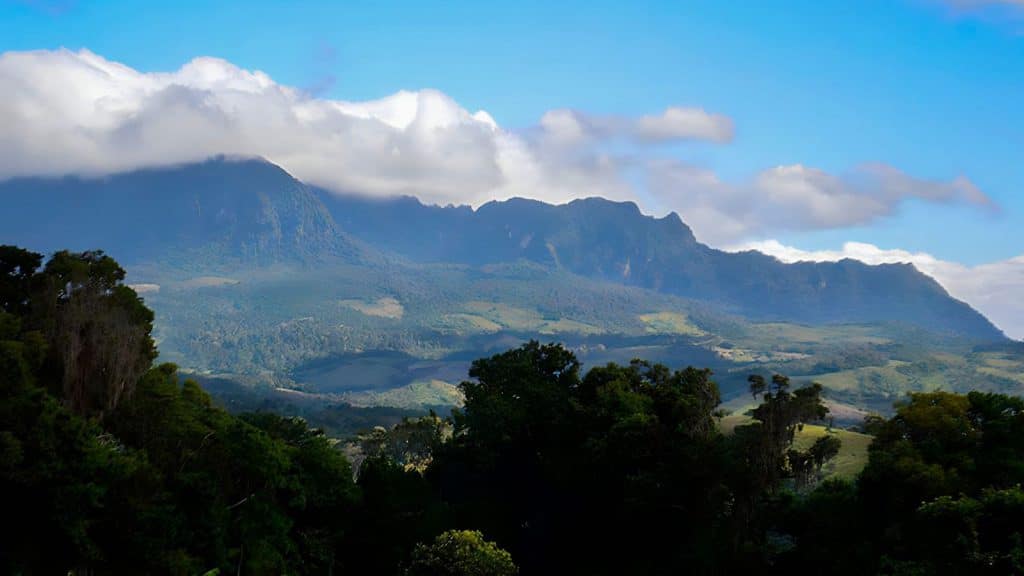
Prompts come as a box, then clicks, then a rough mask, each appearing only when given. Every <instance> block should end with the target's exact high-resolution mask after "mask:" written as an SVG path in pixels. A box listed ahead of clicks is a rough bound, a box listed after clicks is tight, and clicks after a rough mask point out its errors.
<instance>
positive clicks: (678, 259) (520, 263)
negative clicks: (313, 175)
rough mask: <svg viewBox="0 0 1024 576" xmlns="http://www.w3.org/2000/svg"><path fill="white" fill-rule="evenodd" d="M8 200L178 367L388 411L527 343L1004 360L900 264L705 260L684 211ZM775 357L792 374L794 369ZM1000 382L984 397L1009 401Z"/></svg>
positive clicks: (930, 283)
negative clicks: (467, 365) (382, 372)
mask: <svg viewBox="0 0 1024 576" xmlns="http://www.w3.org/2000/svg"><path fill="white" fill-rule="evenodd" d="M0 198H2V199H3V200H2V201H3V205H4V207H5V208H4V210H3V211H2V213H0V244H18V245H22V246H25V247H27V248H30V249H33V250H36V251H40V252H52V251H54V250H58V249H64V248H69V249H74V250H84V249H96V248H100V249H104V250H105V251H107V252H108V253H109V254H111V255H112V256H114V257H115V258H117V259H118V260H119V261H121V262H122V263H123V264H125V265H126V267H127V268H128V269H129V272H130V275H129V276H130V279H131V281H133V282H136V283H138V284H139V285H140V286H145V288H144V289H143V290H145V291H148V293H146V294H145V297H146V299H147V302H149V303H150V304H151V305H152V306H153V307H154V308H155V309H156V311H157V333H158V335H160V336H161V338H162V339H164V340H165V342H164V343H162V344H161V349H162V350H163V351H164V353H165V354H167V355H168V356H169V357H171V358H173V359H175V360H177V361H179V362H184V363H185V364H186V367H187V368H191V369H194V370H197V371H206V372H209V373H217V374H241V375H248V376H250V377H252V376H254V375H260V374H261V375H263V376H266V375H268V374H270V375H273V377H271V378H269V380H271V381H273V382H275V383H276V384H281V383H284V384H285V385H287V386H292V387H297V388H300V389H305V390H308V389H309V386H306V387H305V388H303V384H308V382H304V381H303V378H302V375H306V376H308V375H309V374H311V373H318V372H317V370H316V366H318V365H322V364H323V363H324V362H327V361H328V360H330V359H332V358H333V359H338V358H340V359H341V360H339V362H340V364H338V365H340V366H350V367H351V366H353V365H359V366H360V367H361V368H360V369H362V368H365V367H366V365H367V362H369V364H372V365H374V366H379V365H382V362H383V364H384V365H387V366H388V370H392V371H394V370H397V372H398V374H399V375H398V376H396V377H395V378H385V379H384V380H385V382H384V383H382V384H377V383H371V384H368V385H366V386H364V387H363V388H365V389H372V390H375V391H378V392H380V391H382V390H385V389H388V388H389V387H392V385H402V383H403V381H404V380H403V379H405V380H409V379H411V378H412V375H413V373H414V372H415V373H416V374H418V376H417V377H420V380H422V379H423V378H424V377H425V378H427V381H429V382H436V381H441V382H449V383H450V381H451V380H452V379H454V378H458V376H457V375H456V376H453V375H452V372H453V371H452V370H441V371H439V372H437V371H435V372H432V373H431V372H430V370H422V369H419V368H415V366H416V361H417V360H419V361H424V360H430V361H434V362H442V363H443V362H444V361H445V360H450V359H452V358H456V357H457V358H458V359H459V362H462V363H463V364H464V362H465V359H466V358H469V357H472V355H473V354H478V353H482V352H484V351H486V350H487V349H489V347H490V346H493V345H498V344H496V343H498V342H504V341H505V340H503V339H507V338H518V339H523V338H527V337H535V336H541V337H547V338H549V339H550V338H559V339H563V340H567V341H574V340H575V341H577V345H578V346H579V347H581V350H591V351H592V350H604V351H605V352H606V354H605V356H608V353H607V351H609V350H612V349H620V350H622V354H626V352H627V351H628V350H630V349H632V348H635V347H636V346H641V345H642V346H649V345H653V344H651V341H650V340H651V339H652V338H653V339H659V338H660V340H657V341H658V342H660V344H657V345H658V346H668V348H667V349H672V350H676V351H675V352H671V353H666V356H665V359H666V360H669V361H673V362H676V363H680V362H693V361H697V360H701V359H703V360H707V358H706V357H705V354H706V353H708V354H710V356H711V357H714V358H717V359H718V360H720V361H721V362H723V363H725V364H724V365H723V366H724V367H719V371H722V370H724V371H725V372H727V373H729V371H730V370H732V369H736V370H737V371H738V372H742V371H743V370H747V369H753V368H763V369H767V368H772V369H776V368H778V369H787V368H788V371H789V372H791V373H792V372H794V369H795V371H796V372H800V371H801V370H802V371H804V372H808V373H809V375H814V374H815V371H817V373H819V374H820V373H822V372H821V370H822V369H821V367H820V366H819V367H818V368H809V367H808V366H805V365H804V364H807V362H806V360H807V359H806V358H804V356H811V357H822V356H823V355H825V356H827V355H832V356H835V355H836V354H841V355H845V356H849V355H850V354H852V353H860V352H859V351H862V350H865V349H868V348H870V349H871V352H872V353H873V354H874V353H877V354H880V355H881V356H882V357H881V358H880V359H879V358H874V357H872V358H874V359H873V360H870V361H867V362H869V363H868V364H865V363H864V361H862V362H860V363H859V364H857V363H855V364H857V365H855V366H852V367H851V366H846V365H845V364H843V363H842V362H840V364H842V365H841V366H838V367H839V368H842V369H843V370H849V369H852V370H863V369H866V368H871V367H872V366H874V367H876V368H879V369H889V368H892V364H891V363H892V362H909V363H910V364H911V365H912V364H913V363H914V362H919V360H920V359H919V358H917V357H916V356H915V357H914V358H909V359H904V360H901V359H898V358H897V356H899V353H897V352H893V350H892V348H893V346H894V345H897V344H898V345H900V346H902V347H903V348H901V350H903V355H904V356H907V354H906V349H907V346H908V345H911V344H912V343H910V342H906V341H900V342H897V339H898V338H902V339H907V338H911V339H914V340H915V341H916V343H913V344H914V346H917V343H920V345H921V346H925V347H927V346H931V345H933V344H934V346H935V347H937V348H936V349H938V348H942V351H941V352H942V353H948V352H949V349H950V347H954V348H956V350H958V351H964V350H966V351H968V352H969V351H970V350H973V347H977V346H991V345H1000V344H1001V343H1005V342H1006V338H1005V337H1004V336H1003V334H1002V333H1001V332H1000V331H999V330H998V329H997V328H996V327H995V326H994V325H993V324H992V323H991V322H989V321H988V320H987V319H986V318H985V317H984V316H982V315H981V314H979V313H978V312H977V311H975V310H973V309H972V308H971V307H970V306H968V305H967V304H965V303H963V302H961V301H958V300H956V299H954V298H952V297H951V296H950V295H949V294H948V293H947V292H946V291H945V290H944V289H943V288H942V287H941V286H940V285H939V284H938V283H937V282H936V281H935V280H934V279H932V278H931V277H929V276H926V275H924V274H922V273H921V272H919V271H918V270H917V269H915V268H914V267H913V266H912V265H910V264H893V265H880V266H870V265H867V264H864V263H861V262H858V261H854V260H843V261H840V262H829V263H810V262H801V263H795V264H785V263H782V262H780V261H778V260H776V259H775V258H772V257H770V256H766V255H764V254H761V253H758V252H741V253H730V252H723V251H720V250H716V249H714V248H711V247H709V246H707V245H704V244H702V243H700V242H699V241H698V240H697V239H696V238H695V237H694V234H693V232H692V231H691V230H690V228H689V227H688V226H687V225H686V224H685V223H684V221H683V218H681V217H680V216H679V215H677V214H675V213H672V214H669V215H667V216H664V217H662V218H654V217H651V216H648V215H644V214H643V213H642V212H641V211H640V209H639V208H638V207H637V206H636V205H635V204H633V203H628V202H612V201H609V200H605V199H601V198H585V199H579V200H575V201H572V202H569V203H567V204H563V205H551V204H546V203H543V202H539V201H535V200H527V199H521V198H513V199H509V200H505V201H493V202H488V203H486V204H484V205H482V206H480V207H478V208H476V209H472V208H470V207H467V206H448V207H440V206H433V205H425V204H423V203H421V202H420V201H419V200H417V199H416V198H414V197H394V198H386V199H380V198H369V197H363V196H359V195H354V194H338V193H335V192H331V191H327V190H324V189H321V188H317V187H314V186H309V185H306V184H304V183H302V182H299V181H298V180H296V179H295V178H293V177H291V176H290V175H289V174H288V173H287V172H285V171H284V170H283V169H281V168H280V167H278V166H276V165H274V164H271V163H269V162H267V161H264V160H259V159H234V158H223V157H221V158H214V159H211V160H208V161H206V162H201V163H196V164H188V165H180V166H172V167H162V168H152V169H146V170H139V171H135V172H130V173H124V174H115V175H109V176H103V177H80V176H68V177H62V178H49V179H47V178H23V179H14V180H8V181H5V182H2V183H0ZM779 325H782V326H785V327H786V328H785V329H780V328H778V326H779ZM794 327H802V328H804V329H806V330H810V331H814V332H815V333H816V334H818V335H819V336H820V338H818V337H816V341H815V342H814V343H813V346H812V345H811V344H808V345H807V346H801V345H800V344H799V341H796V342H789V343H788V344H785V343H781V342H776V344H772V346H774V347H775V349H769V348H771V346H767V345H764V343H765V342H767V341H773V342H775V339H774V337H773V336H771V335H768V334H764V331H766V330H775V331H776V332H779V333H786V332H787V331H790V330H792V329H793V328H794ZM854 328H856V329H854ZM854 332H856V334H857V335H856V337H854V336H851V334H853V333H854ZM743 334H746V335H747V336H743ZM754 334H761V335H759V336H757V337H754V336H753V335H754ZM837 334H838V335H839V336H837ZM894 334H899V335H900V336H899V337H898V338H897V337H894ZM908 335H909V336H908ZM623 338H625V339H626V340H622V339H623ZM630 338H632V339H633V340H629V339H630ZM602 339H603V340H605V341H601V340H602ZM666 339H669V340H671V342H668V340H666ZM612 341H615V342H614V343H613V342H612ZM666 342H668V343H666ZM737 342H740V343H742V342H746V343H747V344H746V345H745V346H746V347H745V348H744V347H743V346H741V347H740V350H742V351H745V352H735V350H736V349H737ZM929 343H931V344H929ZM886 346H888V347H889V348H890V349H888V351H886V349H885V347H886ZM759 347H760V348H761V349H758V348H759ZM811 348H813V350H811ZM915 349H916V348H915ZM844 350H845V351H846V352H843V351H844ZM851 350H852V351H853V352H850V351H851ZM747 352H749V354H748V353H747ZM378 353H396V354H400V355H403V356H402V357H403V358H404V360H402V362H400V363H399V364H402V367H399V368H397V369H396V368H395V363H394V362H392V361H390V360H388V361H382V360H380V358H379V357H374V358H375V359H371V360H366V359H365V358H363V359H360V355H362V356H366V355H367V354H371V355H372V354H378ZM936 353H938V352H936ZM958 353H959V352H958ZM966 353H967V352H965V354H966ZM971 353H973V352H971ZM786 354H792V355H796V356H793V357H792V358H789V360H788V361H789V362H798V361H802V362H804V364H799V363H798V364H799V365H793V366H786V365H784V364H785V361H786V358H787V357H786V356H785V355H786ZM656 356H657V355H656ZM845 356H844V357H845ZM830 357H831V356H830ZM603 358H604V356H602V355H601V354H595V356H594V358H593V360H594V361H598V360H600V359H603ZM780 362H782V363H783V365H778V364H779V363H780ZM870 362H875V364H874V365H872V364H870ZM318 363H319V364H318ZM403 363H404V364H403ZM705 363H707V362H705ZM335 364H337V363H335ZM463 364H457V366H456V368H459V367H462V366H463ZM311 367H312V368H311ZM410 367H412V368H410ZM897 367H898V366H897ZM311 370H312V372H311ZM416 370H419V372H416ZM372 372H373V371H372V370H371V373H372ZM904 372H906V370H904ZM326 373H327V374H334V375H335V376H333V377H338V376H337V374H338V373H337V371H333V369H331V370H327V371H326ZM422 373H429V374H426V376H424V374H422ZM973 373H976V374H982V375H985V374H986V373H985V372H983V371H982V372H978V371H975V372H973ZM439 375H441V376H443V377H438V376H439ZM984 377H994V376H993V375H992V374H988V375H987V376H984ZM999 377H1000V378H1002V377H1003V376H1002V375H999ZM316 379H317V378H316V377H310V378H309V380H310V381H314V380H316ZM370 379H371V380H372V379H373V378H370ZM883 380H884V378H883ZM1005 380H1006V379H1005V378H1003V380H999V382H998V383H997V384H994V385H993V387H999V388H1001V389H1005V388H1006V387H1007V386H1009V385H1010V384H1012V378H1011V379H1010V380H1009V381H1005ZM923 381H924V380H922V379H920V378H919V379H917V380H914V381H913V382H915V383H914V384H912V385H910V386H909V387H911V388H913V387H914V386H917V387H926V384H922V383H921V382H923ZM408 383H409V382H406V384H408ZM1021 384H1022V385H1024V383H1021ZM343 388H344V389H345V391H346V392H352V391H358V390H360V389H361V388H360V386H359V385H348V386H344V387H343ZM883 388H884V386H883ZM855 403H856V402H855Z"/></svg>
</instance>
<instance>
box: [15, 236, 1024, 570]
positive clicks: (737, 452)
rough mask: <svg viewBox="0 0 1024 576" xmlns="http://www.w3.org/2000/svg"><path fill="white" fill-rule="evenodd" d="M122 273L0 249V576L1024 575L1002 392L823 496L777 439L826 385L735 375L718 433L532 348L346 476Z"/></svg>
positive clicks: (830, 444) (907, 413)
mask: <svg viewBox="0 0 1024 576" xmlns="http://www.w3.org/2000/svg"><path fill="white" fill-rule="evenodd" d="M41 266H42V268H40V267H41ZM123 279H124V272H123V270H121V269H120V267H118V266H117V264H116V263H115V262H113V261H112V260H110V259H109V258H107V257H106V256H103V255H102V254H101V253H98V252H89V253H84V254H71V253H58V254H57V255H56V256H55V257H54V258H53V259H52V260H51V261H50V262H48V263H47V264H46V265H45V266H43V260H42V258H41V257H40V256H39V255H35V254H32V253H30V252H26V251H24V250H20V249H15V248H11V247H0V509H2V510H4V512H5V522H3V523H2V524H0V572H3V573H10V574H52V573H68V572H69V571H70V572H75V573H83V574H85V573H88V574H123V573H153V574H202V573H208V572H210V571H214V572H212V573H221V574H228V573H234V574H238V573H241V574H283V573H288V574H345V573H349V574H394V575H399V574H409V575H413V574H414V575H417V576H418V575H422V574H442V575H445V574H451V575H465V576H469V575H476V574H499V575H500V574H514V573H516V569H517V567H518V569H519V573H521V574H550V573H561V574H680V573H683V574H733V573H741V572H754V571H756V572H758V573H764V574H792V573H823V572H824V573H832V574H935V575H941V574H967V573H972V574H974V573H977V574H1017V573H1024V544H1022V531H1024V528H1022V526H1024V522H1022V518H1024V494H1022V492H1021V489H1020V484H1021V483H1022V482H1024V402H1022V401H1021V400H1020V399H1017V398H1010V397H1007V396H1001V395H994V394H983V393H971V394H968V395H966V396H961V395H955V394H948V393H942V392H937V393H929V394H915V395H912V396H911V397H910V398H909V399H908V400H907V401H906V402H904V403H902V404H900V405H899V406H898V408H897V411H896V415H895V416H894V417H893V418H891V419H888V420H885V419H874V420H872V422H871V423H870V428H871V430H872V431H873V433H874V434H876V441H875V443H874V444H873V446H872V448H871V451H870V461H869V463H868V465H867V467H866V468H865V470H864V471H863V473H862V474H861V475H860V477H859V478H858V479H857V481H856V482H841V481H834V480H829V481H825V482H824V483H820V484H819V480H820V477H821V469H822V466H823V464H824V463H825V462H827V461H828V460H829V459H830V458H831V457H833V456H834V455H835V453H836V451H837V449H838V445H837V439H836V438H835V437H834V436H829V435H826V436H824V437H823V438H821V439H820V440H818V441H817V442H815V444H813V445H812V446H811V447H809V448H808V449H806V450H797V449H796V448H795V447H794V445H793V439H794V436H795V433H796V431H798V430H799V428H800V426H802V425H803V423H805V422H810V421H815V420H820V419H821V418H823V417H824V416H825V414H826V412H825V410H824V407H823V406H822V403H821V394H822V390H821V388H820V387H819V386H809V387H805V388H799V389H795V390H794V389H791V387H790V383H789V381H788V380H787V379H786V378H784V377H781V376H775V377H773V378H772V379H771V380H770V381H767V380H765V379H763V378H760V377H756V376H755V377H752V378H751V381H750V383H751V392H752V394H753V395H754V397H755V398H758V399H759V400H760V402H761V403H760V404H759V405H758V406H757V407H756V408H754V409H753V410H752V411H751V413H750V414H751V416H753V420H752V421H751V423H749V424H747V425H744V426H739V427H737V428H736V430H735V431H734V432H733V433H731V434H723V433H722V432H721V430H720V428H719V426H718V421H717V417H718V415H719V414H718V405H719V400H720V399H719V393H718V389H717V386H716V385H715V384H714V382H713V381H712V379H711V373H710V372H709V371H708V370H700V369H696V368H686V369H683V370H675V371H673V370H670V369H669V368H667V367H665V366H662V365H658V364H650V363H647V362H643V361H639V360H637V361H634V362H632V363H630V364H629V365H628V366H622V365H617V364H609V365H606V366H598V367H594V368H592V369H590V370H589V371H587V372H586V373H583V371H582V370H581V367H580V363H579V362H578V360H577V359H576V358H575V356H574V355H573V354H572V352H571V351H569V350H566V349H565V348H563V347H562V346H559V345H555V344H547V345H542V344H540V343H537V342H529V343H527V344H524V345H522V346H520V347H518V348H515V349H513V350H510V351H508V352H504V353H502V354H497V355H495V356H492V357H490V358H484V359H481V360H478V361H476V362H474V363H473V366H472V369H471V371H470V380H467V381H466V382H464V383H462V385H461V387H462V390H463V391H464V393H465V397H466V400H465V405H464V407H463V408H462V409H461V410H458V411H456V412H455V413H453V415H452V418H451V419H450V420H447V419H441V418H438V417H437V416H435V415H431V416H427V417H424V418H422V419H419V420H408V421H405V422H403V423H401V424H399V425H398V426H396V427H395V428H393V429H391V430H386V429H378V430H374V431H372V432H370V433H368V434H365V435H363V436H362V437H361V445H362V447H363V451H364V456H365V460H363V461H362V462H361V465H360V466H359V471H358V477H355V478H354V475H353V470H352V467H351V466H350V464H349V462H348V460H347V459H346V458H345V457H344V456H343V452H342V451H341V450H340V449H339V446H338V442H337V441H336V440H333V439H330V438H328V437H326V436H325V435H324V434H323V433H322V432H320V431H318V430H315V429H311V428H309V426H308V425H307V424H306V422H305V421H303V420H301V419H297V418H285V417H281V416H278V415H274V414H271V413H266V412H260V413H255V414H242V415H232V414H229V413H227V412H226V411H224V410H222V409H221V408H219V407H218V406H217V405H216V403H215V402H214V401H213V399H212V398H211V397H210V396H209V395H208V394H207V393H206V392H204V391H203V390H202V389H201V388H200V387H199V385H198V384H196V383H195V382H191V381H187V380H186V381H184V382H183V381H182V379H181V377H180V376H179V375H178V373H177V370H176V368H175V367H174V366H173V365H169V364H164V365H160V366H155V367H154V366H152V365H151V363H152V359H153V357H154V353H155V350H154V348H153V344H152V341H151V339H150V336H149V333H150V328H151V324H152V313H151V312H149V310H147V309H146V308H145V306H144V305H143V304H142V302H141V300H140V299H139V298H138V297H137V296H136V295H135V294H134V292H132V291H131V289H130V288H128V287H126V286H124V285H123V283H122V282H123ZM477 530H479V532H477ZM506 551H507V552H506Z"/></svg>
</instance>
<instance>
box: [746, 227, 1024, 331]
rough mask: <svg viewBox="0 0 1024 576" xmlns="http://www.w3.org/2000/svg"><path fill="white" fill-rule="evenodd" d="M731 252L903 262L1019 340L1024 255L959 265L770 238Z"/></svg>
mask: <svg viewBox="0 0 1024 576" xmlns="http://www.w3.org/2000/svg"><path fill="white" fill-rule="evenodd" d="M729 249H730V250H732V251H739V250H757V251H759V252H763V253H765V254H769V255H771V256H774V257H776V258H778V259H779V260H781V261H783V262H799V261H813V262H824V261H837V260H842V259H843V258H852V259H854V260H860V261H861V262H865V263H867V264H895V263H903V262H909V263H911V264H913V265H914V266H915V267H917V269H918V270H920V271H921V272H924V273H925V274H928V275H929V276H931V277H933V278H935V279H936V280H937V281H938V282H939V284H942V286H943V287H944V288H946V290H947V291H949V293H950V294H952V295H953V296H954V297H956V298H958V299H960V300H963V301H964V302H967V303H968V304H970V305H971V306H973V307H974V308H976V309H977V310H979V311H980V312H981V313H982V314H984V315H985V316H987V317H988V318H989V319H990V320H992V322H994V323H995V324H996V325H997V326H999V328H1001V329H1002V330H1003V331H1005V332H1006V334H1007V335H1008V336H1010V337H1012V338H1024V299H1022V298H1021V297H1020V295H1021V294H1024V254H1022V255H1021V256H1017V257H1016V258H1010V259H1009V260H1002V261H999V262H992V263H989V264H980V265H978V266H965V265H963V264H959V263H956V262H949V261H945V260H940V259H938V258H936V257H935V256H932V255H931V254H927V253H924V252H908V251H906V250H886V249H883V248H879V247H877V246H875V245H873V244H866V243H861V242H847V243H845V244H843V247H842V248H841V249H840V250H814V251H810V250H801V249H799V248H795V247H792V246H786V245H784V244H782V243H780V242H778V241H776V240H765V241H759V242H748V243H744V244H740V245H736V246H733V247H731V248H729Z"/></svg>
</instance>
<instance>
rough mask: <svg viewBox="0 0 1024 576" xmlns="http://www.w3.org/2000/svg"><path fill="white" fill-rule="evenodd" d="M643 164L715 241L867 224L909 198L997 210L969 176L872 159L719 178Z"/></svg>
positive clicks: (651, 180) (653, 187) (652, 187)
mask: <svg viewBox="0 0 1024 576" xmlns="http://www.w3.org/2000/svg"><path fill="white" fill-rule="evenodd" d="M647 170H648V188H649V192H650V194H651V196H652V198H653V199H654V200H655V201H656V202H659V203H660V204H661V205H663V206H666V207H673V206H685V207H688V208H686V209H684V211H683V212H682V213H683V214H684V218H685V219H686V220H687V222H689V223H690V224H691V225H692V226H693V228H694V231H695V232H696V233H697V236H698V238H701V239H704V240H705V241H709V242H712V243H715V244H721V243H728V242H734V241H736V240H737V239H739V238H748V237H752V236H753V237H756V236H761V237H765V236H770V235H772V234H777V233H778V232H779V231H780V230H816V229H827V228H845V227H850V226H860V225H864V224H870V223H872V222H874V221H876V220H878V219H881V218H884V217H886V216H890V215H892V214H893V213H895V212H896V211H897V210H899V208H900V207H901V206H902V205H903V204H904V203H905V202H907V201H909V200H923V201H926V202H933V203H947V204H948V203H960V204H965V205H969V206H975V207H978V208H980V209H982V210H983V211H986V212H993V211H995V210H997V207H996V205H995V203H994V202H993V201H992V200H991V199H990V198H989V197H988V196H986V195H985V194H984V193H983V192H982V191H981V190H980V189H979V188H978V187H977V186H976V185H975V184H974V183H973V182H971V181H970V180H968V179H967V178H966V177H963V176H960V177H957V178H955V179H953V180H948V181H940V180H928V179H920V178H915V177H913V176H910V175H908V174H906V173H904V172H902V171H900V170H898V169H896V168H894V167H892V166H888V165H885V164H877V163H876V164H864V165H861V166H858V167H856V168H855V169H853V170H851V171H850V172H848V173H844V174H840V175H833V174H830V173H828V172H825V171H823V170H819V169H817V168H813V167H808V166H804V165H800V164H794V165H788V166H776V167H773V168H769V169H767V170H764V171H762V172H760V173H759V174H757V175H756V176H755V177H754V178H753V179H751V180H749V181H743V182H727V181H723V180H722V179H720V178H719V177H718V176H717V175H716V174H714V173H712V172H710V171H709V170H706V169H703V168H699V167H695V166H691V165H687V164H682V163H679V162H676V161H655V162H651V163H649V164H648V168H647Z"/></svg>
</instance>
